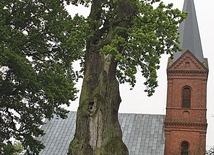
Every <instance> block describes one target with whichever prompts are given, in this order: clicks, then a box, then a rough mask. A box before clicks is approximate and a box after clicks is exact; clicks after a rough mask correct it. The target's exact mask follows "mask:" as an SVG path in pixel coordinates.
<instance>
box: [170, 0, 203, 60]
mask: <svg viewBox="0 0 214 155" xmlns="http://www.w3.org/2000/svg"><path fill="white" fill-rule="evenodd" d="M183 12H187V13H188V17H187V19H186V20H184V21H183V22H182V23H181V24H180V26H179V33H180V41H181V47H182V48H183V50H182V51H181V52H176V53H175V54H174V60H173V61H174V62H175V61H176V60H177V59H178V58H179V57H180V56H181V55H182V54H183V53H184V52H186V51H187V50H189V51H190V52H191V53H192V54H193V55H194V56H195V57H196V58H197V59H198V60H199V61H200V62H201V63H203V62H204V57H203V51H202V46H201V39H200V33H199V29H198V22H197V17H196V11H195V5H194V0H185V2H184V6H183Z"/></svg>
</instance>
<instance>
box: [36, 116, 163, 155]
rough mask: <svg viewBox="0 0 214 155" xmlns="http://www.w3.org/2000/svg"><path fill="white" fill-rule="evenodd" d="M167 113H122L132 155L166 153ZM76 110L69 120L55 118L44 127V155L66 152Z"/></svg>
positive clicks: (126, 142) (58, 154)
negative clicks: (165, 131) (165, 122)
mask: <svg viewBox="0 0 214 155" xmlns="http://www.w3.org/2000/svg"><path fill="white" fill-rule="evenodd" d="M164 118H165V116H164V115H148V114H126V113H123V114H119V122H120V125H121V128H122V131H123V140H124V142H125V144H126V145H127V147H128V149H129V152H130V155H163V154H164V129H163V122H164ZM75 121H76V112H70V113H69V114H68V118H67V119H64V120H63V119H61V118H56V117H55V118H54V119H52V120H50V121H46V124H45V125H43V126H42V129H43V130H44V131H45V133H46V134H45V135H44V136H43V137H39V138H38V139H39V140H41V141H42V142H43V144H44V145H45V146H46V148H45V149H44V150H42V151H41V153H40V155H66V154H67V150H68V147H69V144H70V142H71V140H72V138H73V136H74V132H75Z"/></svg>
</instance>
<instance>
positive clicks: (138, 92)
mask: <svg viewBox="0 0 214 155" xmlns="http://www.w3.org/2000/svg"><path fill="white" fill-rule="evenodd" d="M163 2H164V3H173V4H174V8H179V9H180V10H182V8H183V3H184V0H163ZM194 3H195V9H196V14H197V19H198V25H199V31H200V36H201V43H202V48H203V54H204V57H205V58H208V63H209V76H208V85H207V120H208V130H207V147H208V148H209V147H212V146H214V96H212V95H214V94H213V92H214V60H212V58H213V59H214V57H212V56H214V55H213V54H212V52H214V39H213V36H214V9H213V7H214V0H194ZM68 10H69V12H70V13H71V14H73V13H77V12H78V13H79V14H82V15H88V13H89V10H87V9H85V8H83V7H81V6H78V7H68ZM168 57H169V56H168V55H163V56H162V58H161V64H160V66H161V67H160V69H159V70H158V84H159V86H158V87H157V88H156V92H155V94H154V95H153V96H152V97H148V96H147V94H146V93H145V92H144V89H145V86H144V85H143V83H144V79H143V77H141V75H140V74H138V75H137V83H136V86H135V88H134V89H133V90H130V86H129V85H128V84H122V85H120V95H121V98H122V103H121V105H120V109H119V112H120V113H140V114H163V115H164V114H165V108H166V97H167V96H166V95H167V94H166V93H167V77H166V66H167V60H168ZM78 87H79V88H80V87H81V81H80V83H78ZM77 107H78V100H77V101H75V102H73V103H72V104H71V106H70V108H69V109H70V110H72V111H76V110H77Z"/></svg>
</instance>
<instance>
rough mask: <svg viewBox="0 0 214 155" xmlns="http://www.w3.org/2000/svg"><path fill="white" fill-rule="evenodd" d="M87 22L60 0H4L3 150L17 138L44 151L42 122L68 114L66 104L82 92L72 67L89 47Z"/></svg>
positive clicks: (0, 28)
mask: <svg viewBox="0 0 214 155" xmlns="http://www.w3.org/2000/svg"><path fill="white" fill-rule="evenodd" d="M82 20H84V19H83V18H82V17H79V16H77V17H74V18H73V19H72V18H71V17H70V16H69V15H68V13H67V11H66V10H65V8H64V3H63V2H62V1H58V0H45V1H44V0H1V1H0V123H1V125H0V154H3V153H4V152H5V151H6V150H5V149H6V148H8V147H10V143H11V142H10V141H11V138H15V139H16V140H19V141H20V142H21V143H22V145H23V147H24V148H25V149H26V150H27V152H28V153H29V152H34V153H38V152H39V150H40V149H41V148H43V147H44V146H43V145H42V144H41V143H40V142H39V141H37V140H36V139H34V137H36V136H39V135H43V134H44V133H43V131H42V130H41V129H40V126H41V125H42V124H43V121H42V120H43V119H44V118H48V119H51V118H52V117H53V115H54V114H56V115H58V116H61V117H62V118H65V117H66V113H67V111H66V110H65V109H63V108H62V106H61V105H65V104H66V105H69V104H70V101H71V100H75V99H76V93H77V90H76V89H75V87H74V85H75V80H76V79H77V75H76V74H75V73H74V71H73V69H72V67H71V65H72V62H73V61H75V60H77V59H79V58H80V57H81V55H82V54H83V53H82V49H83V48H84V47H85V41H84V39H83V40H81V39H78V37H81V38H84V36H82V35H83V34H84V33H82V31H81V26H78V25H77V23H79V22H81V23H82ZM74 23H75V24H74ZM76 29H78V31H76ZM72 39H74V40H72ZM7 150H8V149H7ZM6 154H7V153H6Z"/></svg>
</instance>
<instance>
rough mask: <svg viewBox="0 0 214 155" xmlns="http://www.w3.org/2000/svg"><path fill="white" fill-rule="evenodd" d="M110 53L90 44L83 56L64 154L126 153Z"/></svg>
mask: <svg viewBox="0 0 214 155" xmlns="http://www.w3.org/2000/svg"><path fill="white" fill-rule="evenodd" d="M116 66H117V63H116V62H115V60H114V57H113V56H112V55H110V54H109V55H104V54H99V52H98V49H97V48H96V46H93V45H90V49H89V50H88V54H87V55H86V66H85V67H86V68H85V69H86V70H85V75H84V79H83V85H82V91H81V96H80V104H79V108H78V112H77V122H76V133H75V136H74V139H73V141H72V142H71V145H70V148H69V153H68V155H128V149H127V147H126V145H125V144H124V143H123V141H122V131H121V129H120V124H119V121H118V109H119V105H120V102H121V98H120V93H119V83H118V81H117V79H116V76H115V75H116Z"/></svg>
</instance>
